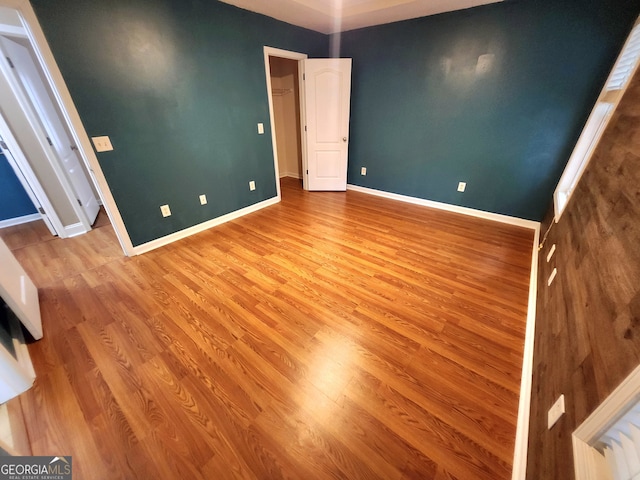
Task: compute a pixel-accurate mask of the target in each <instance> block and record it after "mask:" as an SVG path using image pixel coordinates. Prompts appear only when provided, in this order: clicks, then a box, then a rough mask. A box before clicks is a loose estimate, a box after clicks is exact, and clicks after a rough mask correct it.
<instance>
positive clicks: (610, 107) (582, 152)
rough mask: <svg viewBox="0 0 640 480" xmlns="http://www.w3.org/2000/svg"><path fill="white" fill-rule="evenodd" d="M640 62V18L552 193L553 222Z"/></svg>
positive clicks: (560, 211) (563, 206) (570, 193)
mask: <svg viewBox="0 0 640 480" xmlns="http://www.w3.org/2000/svg"><path fill="white" fill-rule="evenodd" d="M639 59H640V17H639V18H638V20H636V23H635V24H634V26H633V28H632V29H631V33H630V34H629V36H628V37H627V40H626V42H625V44H624V46H623V47H622V50H621V51H620V55H619V56H618V59H617V60H616V63H615V64H614V66H613V68H612V69H611V73H610V74H609V77H608V78H607V81H606V83H605V84H604V87H603V88H602V91H601V92H600V96H599V97H598V100H597V101H596V104H595V106H594V107H593V110H592V111H591V114H590V115H589V118H588V120H587V123H586V124H585V126H584V128H583V130H582V133H581V134H580V138H579V139H578V142H577V143H576V146H575V147H574V149H573V152H572V153H571V156H570V157H569V161H568V162H567V166H566V167H565V169H564V172H563V173H562V176H561V177H560V181H559V182H558V186H557V187H556V190H555V192H554V193H553V207H554V218H555V221H556V223H557V222H558V221H559V220H560V217H561V216H562V212H564V209H565V207H566V206H567V204H568V203H569V199H570V198H571V195H572V194H573V192H574V190H575V187H576V185H577V184H578V181H580V178H581V177H582V174H583V173H584V170H585V169H586V168H587V165H588V164H589V161H590V160H591V157H592V156H593V152H594V150H595V148H596V146H597V145H598V142H599V141H600V138H601V137H602V134H603V133H604V130H605V129H606V127H607V125H608V124H609V120H610V119H611V114H612V113H613V112H614V111H615V109H616V107H617V106H618V103H619V102H620V99H621V98H622V96H623V95H624V92H625V91H626V89H627V86H628V85H629V80H630V79H631V77H633V74H634V73H635V71H636V69H637V68H638V63H639V61H638V60H639Z"/></svg>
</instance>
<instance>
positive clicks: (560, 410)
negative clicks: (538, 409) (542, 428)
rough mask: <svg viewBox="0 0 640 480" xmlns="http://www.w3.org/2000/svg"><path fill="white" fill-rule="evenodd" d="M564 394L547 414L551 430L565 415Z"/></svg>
mask: <svg viewBox="0 0 640 480" xmlns="http://www.w3.org/2000/svg"><path fill="white" fill-rule="evenodd" d="M564 411H565V410H564V394H562V395H560V397H559V398H558V400H556V403H554V404H553V406H552V407H551V408H550V409H549V412H548V413H547V428H548V429H549V430H550V429H551V427H553V426H554V425H555V424H556V422H557V421H558V419H559V418H560V417H561V416H562V415H563V414H564Z"/></svg>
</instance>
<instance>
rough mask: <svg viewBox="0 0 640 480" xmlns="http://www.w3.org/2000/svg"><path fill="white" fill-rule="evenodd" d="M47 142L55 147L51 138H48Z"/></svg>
mask: <svg viewBox="0 0 640 480" xmlns="http://www.w3.org/2000/svg"><path fill="white" fill-rule="evenodd" d="M47 142H49V145H50V146H52V147H53V142H52V141H51V139H50V138H49V137H47Z"/></svg>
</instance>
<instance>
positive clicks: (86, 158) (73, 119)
mask: <svg viewBox="0 0 640 480" xmlns="http://www.w3.org/2000/svg"><path fill="white" fill-rule="evenodd" d="M0 7H6V8H11V9H13V10H16V11H17V12H18V15H19V16H20V19H21V21H22V24H23V27H24V34H25V37H24V38H27V39H28V40H29V42H30V44H31V47H32V48H33V51H34V53H35V56H36V59H37V61H38V63H39V64H40V67H41V68H42V70H43V72H44V75H45V77H46V81H47V83H48V86H49V88H50V89H51V91H52V92H53V96H54V97H55V101H56V103H57V105H58V107H59V108H60V111H61V112H62V115H63V117H64V119H63V120H64V121H65V122H66V124H67V126H68V128H69V131H70V132H71V135H72V137H73V140H74V141H75V144H76V146H77V147H78V152H79V154H80V157H81V158H82V161H83V162H84V165H85V167H86V168H87V171H88V172H89V175H90V176H91V179H92V181H93V183H94V185H95V187H96V190H97V192H98V195H99V196H100V200H101V201H102V205H103V206H104V208H105V210H106V212H107V215H108V216H109V220H110V221H111V224H112V225H113V229H114V231H115V233H116V236H117V237H118V241H119V242H120V246H121V247H122V250H123V252H124V253H125V255H129V256H131V255H134V254H135V252H134V250H133V244H132V243H131V239H130V237H129V234H128V232H127V229H126V227H125V226H124V222H123V220H122V216H121V215H120V211H119V210H118V207H117V205H116V202H115V200H114V198H113V195H112V194H111V190H110V189H109V186H108V184H107V181H106V178H105V176H104V173H103V172H102V169H101V168H100V164H99V162H98V158H97V157H96V154H95V152H94V150H93V147H92V146H91V141H90V140H89V136H88V135H87V132H86V131H85V129H84V127H83V125H82V121H81V120H80V115H79V114H78V111H77V110H76V108H75V105H74V103H73V100H72V99H71V95H70V93H69V90H68V89H67V86H66V84H65V82H64V79H63V78H62V74H61V73H60V70H59V68H58V65H57V63H56V61H55V59H54V57H53V53H52V52H51V49H50V48H49V44H48V43H47V41H46V38H45V36H44V32H43V31H42V28H41V27H40V23H39V22H38V19H37V17H36V14H35V11H34V10H33V7H32V6H31V4H30V3H29V1H28V0H0ZM14 35H15V33H14ZM58 167H59V165H58ZM54 168H56V167H55V166H54ZM60 168H61V167H60ZM67 183H68V182H67ZM63 186H64V187H65V189H66V185H65V184H64V183H63ZM68 191H71V192H73V190H68ZM74 198H75V197H74ZM74 202H75V200H74ZM78 207H79V206H78ZM74 208H75V206H74ZM78 218H80V219H83V218H85V219H86V216H85V215H84V212H81V214H80V215H78Z"/></svg>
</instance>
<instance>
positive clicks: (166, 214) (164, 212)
mask: <svg viewBox="0 0 640 480" xmlns="http://www.w3.org/2000/svg"><path fill="white" fill-rule="evenodd" d="M160 211H161V212H162V216H163V217H169V216H171V209H170V208H169V205H162V206H161V207H160Z"/></svg>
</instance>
